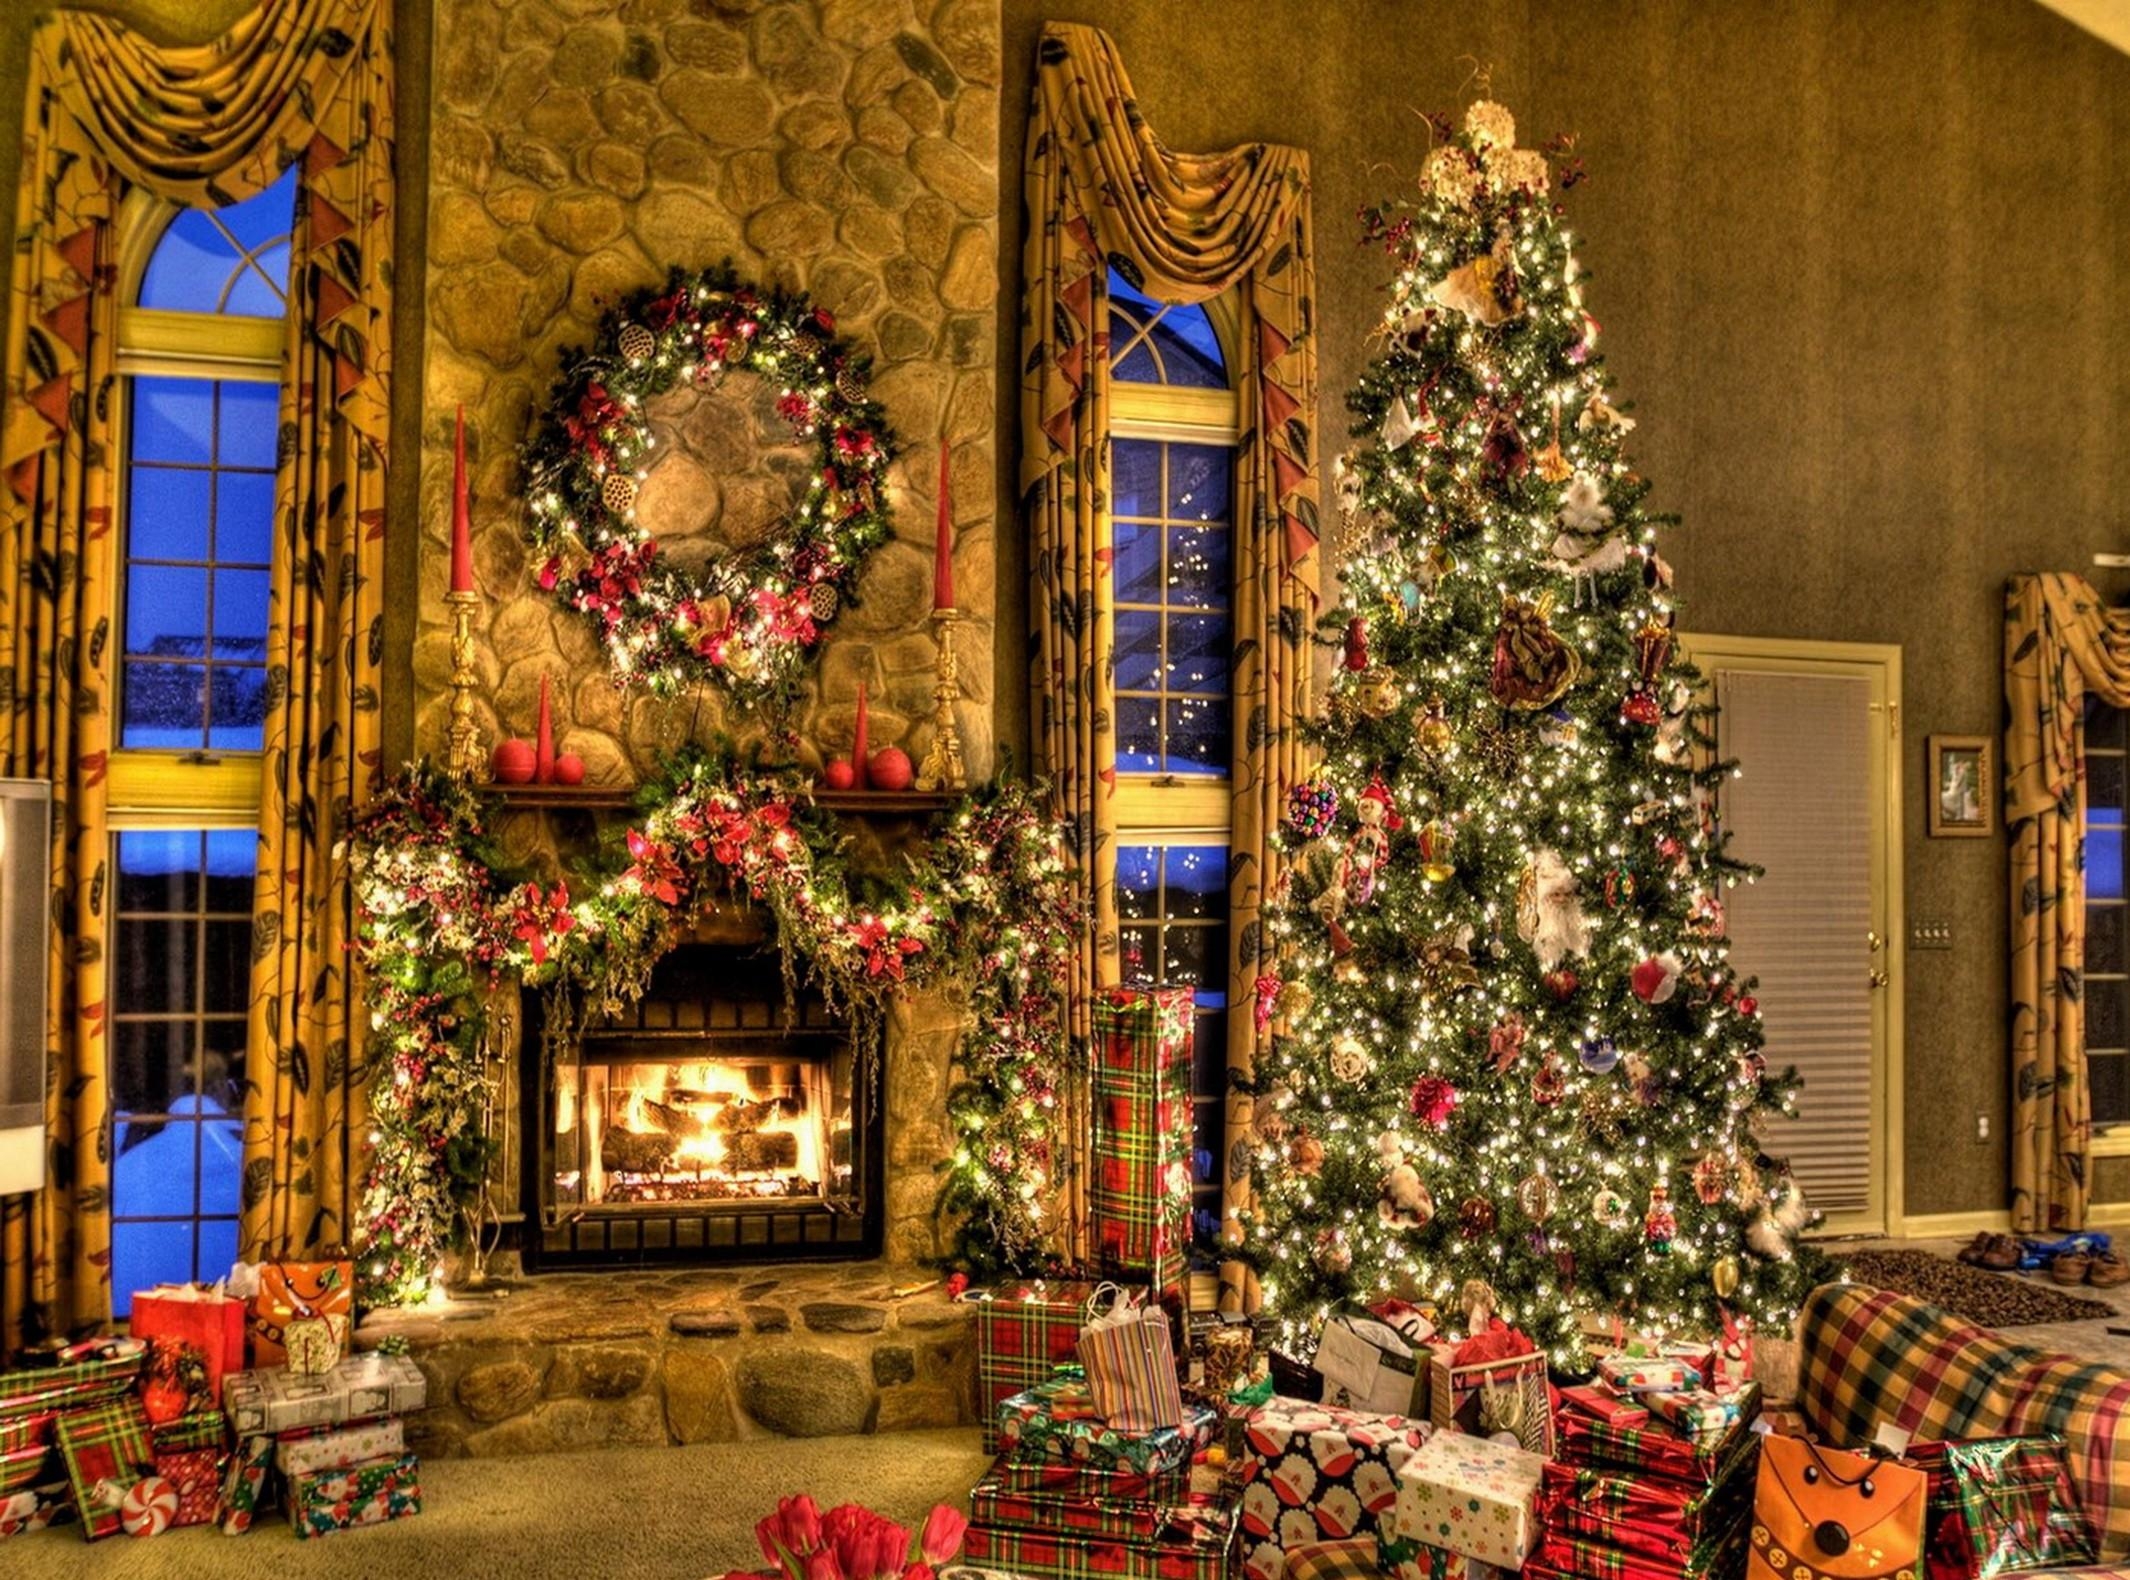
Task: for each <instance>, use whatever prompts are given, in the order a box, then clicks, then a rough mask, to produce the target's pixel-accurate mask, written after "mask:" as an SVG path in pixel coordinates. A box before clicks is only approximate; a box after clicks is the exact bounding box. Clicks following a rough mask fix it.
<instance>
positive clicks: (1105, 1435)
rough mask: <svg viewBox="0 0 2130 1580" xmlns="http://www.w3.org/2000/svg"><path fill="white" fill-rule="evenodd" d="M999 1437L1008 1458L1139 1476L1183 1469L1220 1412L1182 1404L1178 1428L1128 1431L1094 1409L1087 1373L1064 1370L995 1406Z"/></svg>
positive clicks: (1215, 1427) (1216, 1425)
mask: <svg viewBox="0 0 2130 1580" xmlns="http://www.w3.org/2000/svg"><path fill="white" fill-rule="evenodd" d="M998 1428H999V1441H1000V1443H1001V1444H1002V1445H1003V1447H1004V1449H1005V1452H1006V1454H1007V1456H1008V1457H1009V1458H1012V1459H1014V1460H1016V1461H1019V1462H1020V1463H1023V1464H1026V1463H1029V1462H1032V1461H1045V1460H1047V1461H1049V1462H1051V1463H1053V1464H1062V1465H1079V1466H1088V1467H1092V1468H1094V1469H1097V1470H1131V1471H1137V1472H1138V1473H1140V1474H1141V1475H1155V1474H1158V1473H1159V1472H1162V1471H1175V1470H1182V1469H1184V1468H1185V1467H1187V1466H1188V1465H1189V1464H1190V1462H1191V1456H1192V1455H1194V1454H1196V1453H1197V1452H1198V1451H1199V1450H1200V1449H1201V1448H1204V1447H1205V1446H1206V1444H1208V1443H1210V1442H1212V1441H1213V1434H1214V1433H1215V1432H1217V1431H1218V1430H1219V1429H1220V1412H1219V1411H1218V1410H1216V1409H1215V1408H1213V1406H1211V1405H1208V1404H1186V1405H1185V1406H1184V1408H1183V1424H1182V1426H1181V1427H1161V1428H1158V1429H1156V1430H1154V1431H1151V1432H1127V1431H1124V1430H1122V1429H1120V1428H1118V1427H1113V1426H1111V1425H1110V1424H1109V1423H1108V1422H1107V1421H1105V1420H1103V1419H1102V1417H1101V1416H1100V1415H1098V1414H1096V1412H1095V1401H1094V1395H1093V1394H1091V1393H1090V1392H1088V1388H1087V1381H1086V1379H1085V1378H1083V1377H1081V1376H1078V1375H1077V1374H1075V1373H1071V1372H1067V1373H1064V1374H1062V1375H1060V1376H1057V1377H1054V1378H1052V1379H1051V1380H1050V1381H1049V1382H1047V1383H1044V1384H1043V1385H1042V1386H1041V1387H1038V1388H1031V1389H1029V1390H1028V1391H1027V1392H1026V1393H1019V1394H1015V1395H1014V1396H1013V1397H1012V1398H1011V1399H1008V1400H1007V1401H1006V1402H1005V1403H1004V1404H1002V1405H1000V1406H999V1408H998Z"/></svg>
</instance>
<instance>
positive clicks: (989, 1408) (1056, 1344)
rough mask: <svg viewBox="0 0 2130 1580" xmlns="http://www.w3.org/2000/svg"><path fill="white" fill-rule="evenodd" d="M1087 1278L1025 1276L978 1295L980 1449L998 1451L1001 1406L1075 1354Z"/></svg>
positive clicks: (1072, 1360)
mask: <svg viewBox="0 0 2130 1580" xmlns="http://www.w3.org/2000/svg"><path fill="white" fill-rule="evenodd" d="M1094 1292H1095V1286H1094V1285H1093V1284H1089V1283H1075V1282H1071V1281H1069V1280H1055V1281H1054V1280H1049V1279H1040V1278H1038V1279H1025V1280H1020V1281H1018V1282H1015V1283H1010V1284H1002V1285H1000V1286H999V1287H998V1288H997V1289H994V1290H992V1291H991V1292H990V1293H989V1294H988V1295H984V1296H980V1297H977V1298H976V1302H975V1304H976V1396H977V1397H976V1405H977V1409H978V1410H979V1411H980V1412H981V1414H982V1418H983V1423H984V1450H985V1452H987V1453H992V1454H995V1453H997V1452H998V1442H999V1438H998V1410H999V1406H1000V1405H1002V1404H1004V1403H1005V1402H1006V1401H1007V1400H1008V1399H1011V1398H1012V1397H1013V1396H1014V1395H1015V1394H1017V1393H1025V1392H1027V1391H1028V1390H1029V1389H1030V1388H1033V1387H1036V1386H1037V1385H1038V1384H1040V1383H1046V1382H1048V1381H1050V1379H1051V1378H1052V1377H1054V1376H1055V1375H1057V1370H1058V1368H1059V1367H1060V1366H1068V1365H1072V1364H1074V1363H1075V1362H1077V1360H1078V1359H1079V1353H1080V1351H1079V1345H1080V1329H1081V1327H1082V1326H1084V1325H1085V1323H1086V1321H1087V1317H1086V1314H1085V1313H1086V1307H1087V1301H1088V1297H1089V1296H1091V1295H1093V1294H1094Z"/></svg>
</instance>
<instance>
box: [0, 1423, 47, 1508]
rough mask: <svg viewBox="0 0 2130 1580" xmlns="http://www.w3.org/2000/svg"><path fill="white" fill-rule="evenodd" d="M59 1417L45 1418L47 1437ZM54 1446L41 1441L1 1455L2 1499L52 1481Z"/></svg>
mask: <svg viewBox="0 0 2130 1580" xmlns="http://www.w3.org/2000/svg"><path fill="white" fill-rule="evenodd" d="M58 1419H59V1418H58V1417H57V1416H46V1417H45V1418H44V1431H45V1436H46V1437H47V1438H48V1437H49V1436H50V1435H51V1431H52V1426H53V1423H54V1422H56V1421H57V1420H58ZM51 1464H52V1445H51V1444H50V1443H49V1442H48V1441H44V1440H39V1441H37V1442H33V1443H24V1444H23V1445H22V1446H21V1447H20V1448H11V1449H9V1450H8V1451H7V1452H5V1453H0V1497H5V1496H6V1495H7V1494H9V1493H11V1492H20V1491H21V1490H22V1489H23V1488H24V1487H29V1486H34V1485H36V1484H37V1483H38V1482H40V1481H48V1480H50V1479H51Z"/></svg>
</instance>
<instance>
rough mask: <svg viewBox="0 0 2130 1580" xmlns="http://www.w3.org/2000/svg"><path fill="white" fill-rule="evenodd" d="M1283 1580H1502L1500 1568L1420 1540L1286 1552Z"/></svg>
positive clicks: (1327, 1544)
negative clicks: (1428, 1544) (1427, 1544)
mask: <svg viewBox="0 0 2130 1580" xmlns="http://www.w3.org/2000/svg"><path fill="white" fill-rule="evenodd" d="M1284 1580H1501V1571H1500V1570H1499V1569H1496V1568H1495V1567H1494V1566H1493V1565H1492V1564H1484V1563H1481V1562H1480V1561H1479V1560H1478V1559H1477V1558H1467V1557H1465V1556H1464V1554H1462V1553H1453V1552H1451V1551H1450V1550H1449V1549H1448V1548H1446V1547H1424V1546H1422V1545H1421V1544H1420V1543H1418V1542H1392V1541H1374V1542H1355V1541H1346V1542H1318V1543H1317V1544H1316V1545H1315V1546H1313V1547H1297V1548H1296V1549H1295V1550H1294V1551H1293V1552H1291V1553H1289V1554H1288V1555H1287V1571H1286V1575H1285V1577H1284Z"/></svg>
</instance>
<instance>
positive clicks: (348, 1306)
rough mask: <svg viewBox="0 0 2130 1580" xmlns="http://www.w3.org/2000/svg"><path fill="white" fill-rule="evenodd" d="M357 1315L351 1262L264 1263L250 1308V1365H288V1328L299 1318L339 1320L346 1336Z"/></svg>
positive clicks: (353, 1273)
mask: <svg viewBox="0 0 2130 1580" xmlns="http://www.w3.org/2000/svg"><path fill="white" fill-rule="evenodd" d="M354 1315H355V1264H354V1263H353V1262H350V1261H345V1260H336V1261H318V1262H262V1263H260V1264H259V1292H258V1293H257V1294H255V1295H254V1296H252V1302H251V1363H252V1365H253V1366H255V1367H257V1366H279V1365H282V1364H283V1363H285V1362H286V1361H287V1360H288V1344H287V1331H288V1325H289V1323H290V1322H292V1321H295V1320H296V1319H298V1318H303V1319H307V1320H308V1319H315V1318H333V1317H338V1318H339V1319H340V1321H341V1331H342V1332H345V1331H346V1324H347V1323H348V1322H350V1321H352V1320H353V1319H354Z"/></svg>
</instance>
